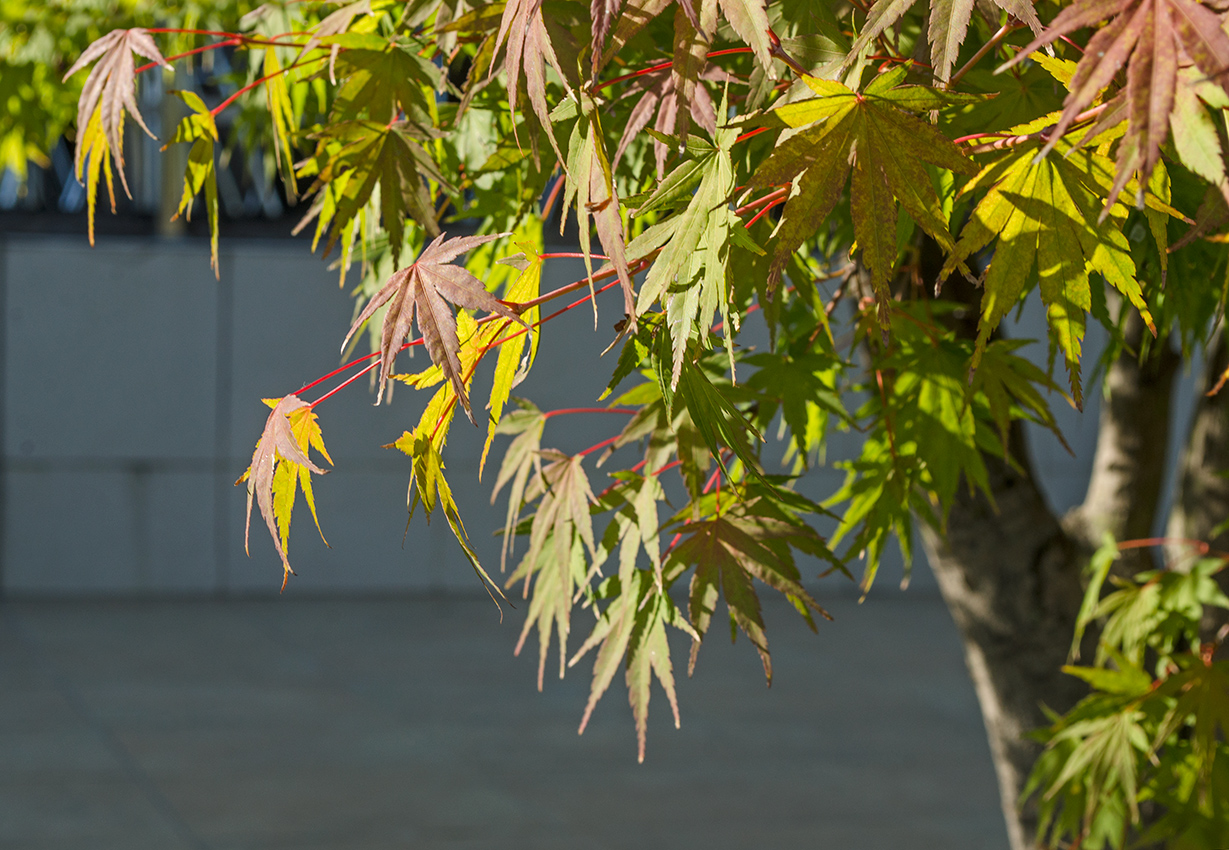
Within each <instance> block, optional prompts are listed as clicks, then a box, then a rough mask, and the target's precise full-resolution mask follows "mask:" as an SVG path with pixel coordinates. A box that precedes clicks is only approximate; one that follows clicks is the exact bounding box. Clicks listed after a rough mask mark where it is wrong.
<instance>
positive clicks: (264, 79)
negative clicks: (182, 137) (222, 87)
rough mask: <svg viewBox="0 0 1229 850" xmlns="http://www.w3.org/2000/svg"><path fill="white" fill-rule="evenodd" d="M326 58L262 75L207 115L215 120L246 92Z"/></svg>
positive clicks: (311, 60)
mask: <svg viewBox="0 0 1229 850" xmlns="http://www.w3.org/2000/svg"><path fill="white" fill-rule="evenodd" d="M282 46H283V47H284V46H285V45H282ZM328 58H329V57H328V56H327V55H325V56H319V57H317V58H315V59H308V60H307V61H306V62H294V63H292V64H290V65H287V66H286V67H285V68H280V69H278V70H276V71H274V72H273V73H272V74H265V75H264V76H263V77H261V78H260V79H259V80H253V81H252V82H250V83H248V84H247V85H246V86H244V87H243V88H241V89H239V90H238V91H237V92H235V93H234V94H232V95H231V96H230V97H228V98H226V100H224V101H222V102H221V103H219V104H218V105H217V106H215V107H214V108H213V109H211V110H209V114H210V115H212V116H214V117H215V118H216V117H217V116H218V115H220V114H221V113H222V110H223V109H225V108H226V107H228V106H230V105H231V104H232V103H234V102H235V101H236V100H238V99H239V98H240V97H241V96H243V95H245V94H247V93H248V92H250V91H251V90H252V89H254V88H256V87H257V86H259V85H260V84H262V83H265V82H268V81H269V80H271V79H273V78H274V77H277V76H280V75H282V74H285V73H287V72H289V71H292V70H294V69H295V68H302V67H305V66H307V65H311V64H312V63H313V62H324V61H325V60H326V59H328Z"/></svg>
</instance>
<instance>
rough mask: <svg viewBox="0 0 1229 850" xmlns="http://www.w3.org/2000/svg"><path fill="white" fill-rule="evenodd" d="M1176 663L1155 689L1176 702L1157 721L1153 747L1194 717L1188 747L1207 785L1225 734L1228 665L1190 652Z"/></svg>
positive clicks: (1228, 710)
mask: <svg viewBox="0 0 1229 850" xmlns="http://www.w3.org/2000/svg"><path fill="white" fill-rule="evenodd" d="M1178 663H1179V666H1180V667H1181V668H1182V669H1181V672H1179V673H1177V674H1175V675H1173V676H1170V677H1169V678H1168V679H1166V680H1165V683H1164V684H1163V685H1161V686H1160V688H1158V689H1157V690H1158V696H1168V697H1174V698H1176V702H1175V703H1174V705H1173V707H1172V708H1171V709H1170V710H1169V713H1168V715H1166V717H1165V720H1164V721H1163V722H1162V723H1161V726H1160V729H1159V730H1158V732H1157V734H1156V738H1155V743H1154V744H1153V750H1155V749H1156V748H1157V747H1159V746H1160V745H1161V744H1162V743H1164V741H1165V739H1167V738H1168V737H1169V736H1170V735H1172V734H1173V733H1174V732H1176V731H1177V730H1178V728H1179V727H1180V726H1182V725H1183V724H1184V723H1185V722H1186V721H1187V718H1190V717H1194V718H1195V723H1194V729H1193V730H1192V732H1193V734H1192V735H1191V746H1192V748H1193V749H1194V750H1195V752H1196V753H1198V754H1199V756H1200V758H1199V765H1200V767H1201V769H1202V773H1203V776H1202V777H1201V778H1202V779H1203V781H1204V783H1205V786H1204V787H1205V788H1207V787H1209V786H1210V784H1211V777H1212V766H1213V764H1214V761H1213V759H1214V758H1215V756H1216V753H1217V751H1218V750H1221V749H1222V747H1223V744H1222V743H1221V742H1222V741H1224V740H1225V737H1226V735H1229V664H1226V663H1225V662H1224V661H1215V662H1212V663H1205V661H1204V660H1203V659H1201V658H1199V657H1198V656H1194V655H1186V656H1181V657H1180V658H1179V662H1178ZM1205 793H1206V792H1205Z"/></svg>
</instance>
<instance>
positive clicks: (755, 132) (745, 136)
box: [734, 127, 772, 144]
mask: <svg viewBox="0 0 1229 850" xmlns="http://www.w3.org/2000/svg"><path fill="white" fill-rule="evenodd" d="M771 129H772V128H771V127H756V128H755V129H754V130H748V131H747V132H745V133H743V134H742V135H741V136H739V137H738V138H737V139H735V140H734V144H738V143H739V142H742V141H745V140H747V139H749V138H751V137H752V136H758V135H759V134H760V133H767V132H768V131H769V130H771Z"/></svg>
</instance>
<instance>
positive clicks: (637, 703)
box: [568, 568, 697, 763]
mask: <svg viewBox="0 0 1229 850" xmlns="http://www.w3.org/2000/svg"><path fill="white" fill-rule="evenodd" d="M596 595H597V596H598V598H608V599H610V604H609V605H607V606H606V610H604V611H603V612H602V613H601V616H600V617H598V621H597V623H596V624H595V625H594V627H593V631H592V632H591V633H590V634H589V637H588V638H586V640H585V642H584V644H583V645H582V646H581V647H580V649H578V650H577V651H576V654H575V655H574V656H573V657H572V659H571V660H570V661H569V662H568V666H569V667H571V666H573V665H574V664H576V663H577V662H578V661H580V659H581V658H583V657H584V656H585V655H587V654H588V653H589V651H590V650H592V649H593V648H594V647H597V654H596V656H595V657H594V659H593V682H592V684H591V685H590V687H589V701H588V703H587V704H586V705H585V713H584V716H583V717H582V718H581V721H580V729H579V731H580V732H581V733H582V734H583V733H584V731H585V727H586V726H588V725H589V719H590V718H591V717H592V716H593V709H594V708H596V707H597V703H598V701H599V700H600V699H601V698H602V695H603V694H605V692H606V690H607V689H608V688H609V687H610V683H611V682H612V681H614V677H615V673H617V672H618V670H619V665H620V662H623V665H624V668H625V672H624V680H625V681H626V683H627V697H628V702H629V703H630V704H631V708H632V717H633V718H634V720H635V724H636V743H637V759H638V760H639V761H640V762H642V763H643V762H644V753H645V744H646V740H647V735H648V717H649V688H650V685H651V684H652V678H653V677H654V676H656V677H657V680H658V682H659V683H660V684H661V686H662V689H663V690H664V691H665V692H666V699H667V700H669V702H670V708H671V710H672V711H673V713H674V728H676V729H677V728H678V727H679V707H678V696H677V694H676V693H675V689H674V668H673V665H672V664H671V663H670V644H669V643H668V642H667V640H666V626H667V625H669V626H673V627H674V628H677V629H679V630H680V631H683V632H686V633H687V634H689V635H691V636H692V639H693V640H695V639H696V637H697V634H696V631H695V629H693V628H692V627H691V626H690V624H688V622H687V620H686V618H685V617H684V616H683V615H682V612H680V611H679V610H678V607H677V606H676V605H675V604H674V602H673V600H671V599H670V596H669V595H668V594H667V593H665V592H664V591H663V590H662V589H661V587H660V586H659V585H658V583H657V582H655V581H654V579H653V574H652V573H650V572H648V571H647V570H638V569H634V568H629V569H627V570H624V571H621V572H620V574H619V575H618V576H611V577H610V578H609V579H607V580H606V582H604V583H603V585H602V587H601V588H599V590H598V592H597V594H596Z"/></svg>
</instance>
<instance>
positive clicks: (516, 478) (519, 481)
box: [491, 399, 546, 572]
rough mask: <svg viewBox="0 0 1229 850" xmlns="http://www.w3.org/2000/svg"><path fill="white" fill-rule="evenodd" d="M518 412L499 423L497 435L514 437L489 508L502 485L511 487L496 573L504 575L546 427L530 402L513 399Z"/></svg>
mask: <svg viewBox="0 0 1229 850" xmlns="http://www.w3.org/2000/svg"><path fill="white" fill-rule="evenodd" d="M516 403H517V405H518V407H519V408H520V409H519V410H516V411H514V412H513V413H511V414H510V415H509V416H508V417H507V418H506V419H504V420H503V421H502V422H500V423H499V427H498V428H497V429H496V433H498V434H516V435H517V437H516V439H514V440H513V441H512V442H511V443H510V444H509V445H508V448H507V450H506V451H505V452H504V459H503V463H501V464H500V466H499V475H498V476H496V479H495V487H494V488H493V490H492V492H491V504H495V500H496V498H498V497H499V491H500V490H502V489H503V488H504V485H506V484H507V485H510V488H509V490H508V513H507V519H506V521H505V522H504V528H503V537H504V542H503V547H502V549H501V552H500V565H499V571H500V572H503V571H504V568H505V567H506V565H507V562H508V555H509V553H510V552H512V549H513V541H514V538H515V534H514V532H515V529H516V526H517V523H518V522H519V520H520V512H521V507H522V506H523V505H524V504H525V488H526V486H528V483H529V476H530V475H533V474H541V472H542V455H541V451H540V449H541V447H542V429H543V428H544V427H545V426H546V417H545V416H544V415H543V414H542V411H540V410H539V409H538V408H537V407H536V406H535V405H534V404H533V403H532V402H529V401H526V400H525V399H516Z"/></svg>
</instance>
